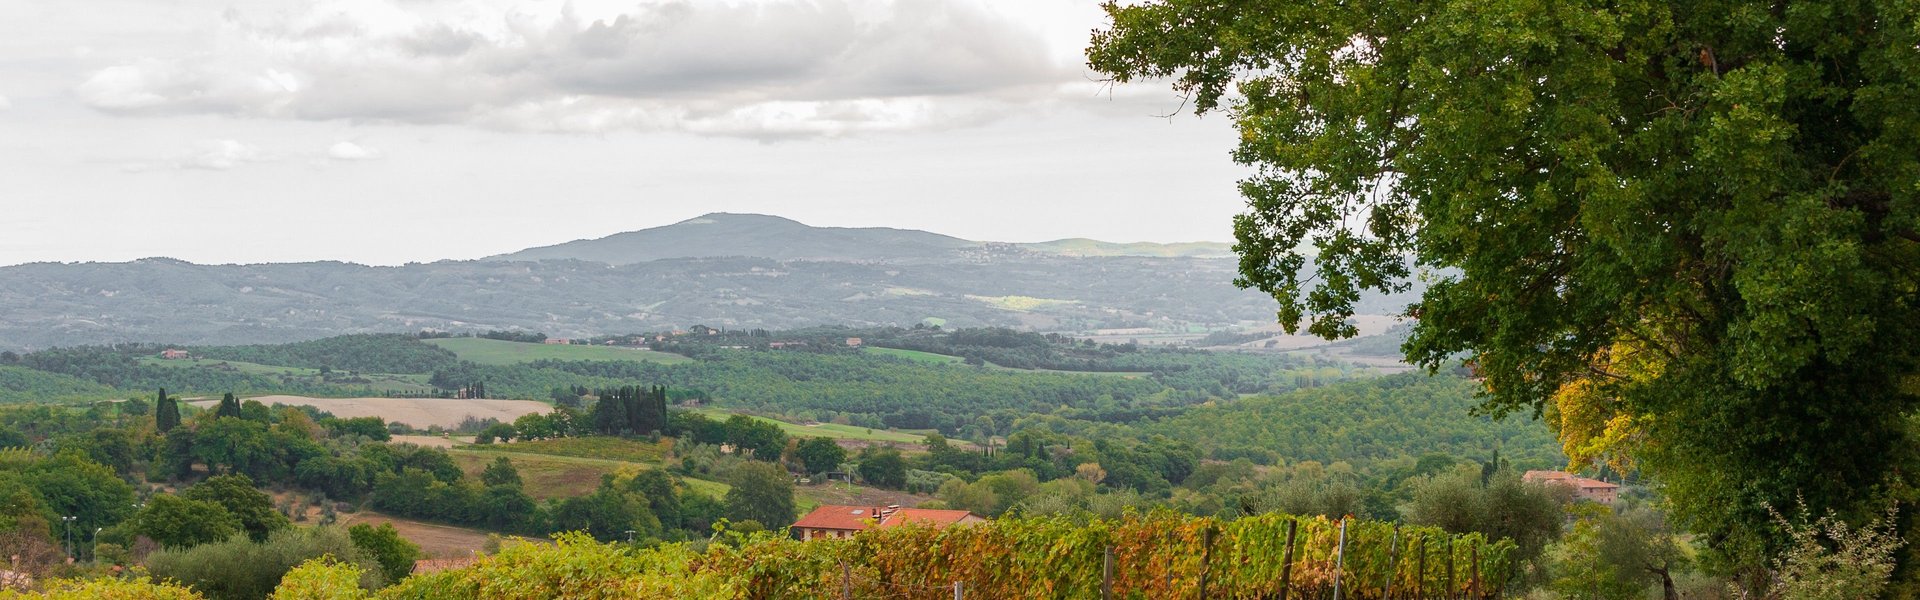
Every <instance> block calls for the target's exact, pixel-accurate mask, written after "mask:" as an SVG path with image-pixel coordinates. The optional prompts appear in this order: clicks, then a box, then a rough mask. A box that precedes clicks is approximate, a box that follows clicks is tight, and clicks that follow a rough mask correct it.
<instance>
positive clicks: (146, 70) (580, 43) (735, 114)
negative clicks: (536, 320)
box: [75, 0, 1083, 137]
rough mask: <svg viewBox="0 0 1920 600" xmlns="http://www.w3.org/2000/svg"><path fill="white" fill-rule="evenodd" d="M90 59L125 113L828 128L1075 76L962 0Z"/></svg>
mask: <svg viewBox="0 0 1920 600" xmlns="http://www.w3.org/2000/svg"><path fill="white" fill-rule="evenodd" d="M215 38H216V41H215V42H214V44H215V47H214V48H212V49H209V50H206V51H203V52H200V53H196V54H191V55H186V56H176V57H164V58H146V59H141V60H137V61H133V62H128V63H124V64H120V65H117V66H113V67H109V68H105V69H101V70H99V71H96V72H94V73H93V74H92V76H91V77H89V78H88V79H87V80H86V81H85V82H84V83H82V84H80V85H79V86H78V87H77V88H76V89H75V92H76V95H77V96H78V97H79V98H80V99H81V100H82V101H83V102H85V103H86V104H88V105H89V106H92V107H94V108H96V109H99V110H102V111H108V112H113V113H119V114H180V113H190V114H196V113H197V114H228V115H243V116H252V117H266V118H280V119H303V120H330V119H347V120H354V121H387V122H409V123H476V124H481V125H486V126H489V127H494V128H499V129H506V130H523V131H574V132H600V131H609V130H617V129H634V130H677V131H687V132H694V133H703V134H716V135H737V136H749V137H787V136H831V135H839V134H846V133H860V132H868V131H893V130H904V129H924V128H937V127H943V126H949V125H954V124H964V123H968V122H973V121H977V120H981V119H985V118H991V117H992V116H994V115H997V114H1002V113H1005V112H1007V111H1008V110H1009V109H1010V108H1011V107H1016V106H1021V105H1025V104H1027V103H1031V102H1033V101H1035V100H1036V99H1042V100H1044V99H1047V98H1051V97H1054V96H1055V95H1057V94H1059V93H1060V90H1061V89H1062V88H1063V87H1070V86H1072V85H1073V84H1075V83H1076V82H1083V79H1082V77H1081V72H1080V69H1079V67H1078V66H1076V65H1073V64H1067V63H1063V61H1061V60H1059V59H1058V56H1057V53H1055V52H1052V51H1050V49H1049V48H1048V47H1047V45H1046V44H1045V43H1044V42H1043V40H1042V39H1041V38H1040V37H1039V35H1038V34H1037V33H1035V32H1033V31H1030V30H1028V29H1027V28H1025V27H1024V26H1023V25H1022V24H1020V23H1017V22H1015V21H1014V20H1012V19H1009V18H1006V17H1003V16H1000V15H998V14H996V13H994V12H992V11H990V10H988V9H987V8H985V7H983V6H981V5H979V4H976V3H975V2H973V1H970V0H762V1H760V2H751V3H720V2H707V1H700V2H695V1H691V0H656V1H652V2H648V3H644V4H641V5H639V6H637V7H634V6H631V5H630V4H627V3H625V2H621V3H612V2H608V5H607V6H601V5H600V4H599V3H596V2H593V1H592V0H581V1H578V2H552V1H541V2H535V3H528V2H520V3H505V2H500V1H496V2H493V3H491V4H488V3H446V2H434V1H431V0H427V1H422V0H333V1H330V2H322V3H319V4H318V5H316V6H314V7H312V9H311V10H309V11H308V12H306V13H304V14H300V15H297V16H292V17H280V18H274V19H268V20H265V21H260V22H252V21H247V20H245V19H243V18H239V17H231V18H230V19H229V21H228V22H227V23H226V24H225V25H224V26H223V27H222V28H221V33H220V34H219V35H217V36H215Z"/></svg>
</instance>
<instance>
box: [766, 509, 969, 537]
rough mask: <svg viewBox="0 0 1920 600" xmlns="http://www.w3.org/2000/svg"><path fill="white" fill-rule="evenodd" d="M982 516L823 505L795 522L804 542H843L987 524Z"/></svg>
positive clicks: (795, 526)
mask: <svg viewBox="0 0 1920 600" xmlns="http://www.w3.org/2000/svg"><path fill="white" fill-rule="evenodd" d="M986 521H987V520H986V518H984V517H981V516H980V515H976V514H973V513H972V512H969V511H964V510H934V509H925V508H900V506H899V505H892V506H845V505H838V504H826V505H821V506H820V507H819V508H815V509H813V512H810V513H807V514H806V516H803V517H800V520H798V521H794V522H793V534H794V536H795V537H798V538H800V539H802V540H817V539H842V538H850V537H853V534H855V533H859V532H861V531H865V530H867V529H873V528H879V527H901V526H905V525H929V526H932V527H936V528H938V527H952V526H956V525H972V524H975V523H985V522H986Z"/></svg>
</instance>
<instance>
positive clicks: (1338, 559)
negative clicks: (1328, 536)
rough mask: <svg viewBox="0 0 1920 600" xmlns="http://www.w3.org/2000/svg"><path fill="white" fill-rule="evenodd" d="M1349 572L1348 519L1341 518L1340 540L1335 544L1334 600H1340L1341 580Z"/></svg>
mask: <svg viewBox="0 0 1920 600" xmlns="http://www.w3.org/2000/svg"><path fill="white" fill-rule="evenodd" d="M1346 570H1347V518H1346V517H1340V540H1339V541H1337V542H1334V543H1333V600H1340V578H1341V577H1342V576H1343V575H1344V574H1345V572H1346Z"/></svg>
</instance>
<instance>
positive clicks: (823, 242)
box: [0, 214, 1411, 349]
mask: <svg viewBox="0 0 1920 600" xmlns="http://www.w3.org/2000/svg"><path fill="white" fill-rule="evenodd" d="M1032 246H1038V247H1044V248H1042V250H1044V251H1042V250H1035V249H1032ZM1203 250H1204V248H1203V247H1202V246H1197V245H1196V246H1193V247H1191V248H1188V247H1184V246H1175V245H1168V246H1162V245H1158V244H1146V245H1141V244H1106V243H1103V242H1095V241H1092V240H1062V241H1060V242H1049V243H1046V244H1038V245H1028V246H1021V245H1015V244H1002V243H981V242H970V241H967V240H962V239H959V238H953V237H948V236H944V235H939V234H934V233H928V232H924V231H911V230H900V229H879V228H867V229H846V228H830V227H809V226H806V225H803V224H800V223H797V222H794V221H791V220H787V219H781V218H778V217H766V216H760V215H728V214H715V215H708V216H705V217H701V218H698V219H693V220H689V221H684V222H681V223H677V224H674V225H668V226H666V227H657V228H653V229H648V230H643V231H636V232H631V233H623V234H619V235H615V236H609V237H606V238H601V239H599V240H591V241H582V242H571V243H567V244H560V245H557V246H548V247H545V248H535V249H531V250H526V251H523V252H516V253H512V254H507V255H502V256H499V257H494V258H492V259H487V260H478V261H442V262H437V263H428V264H408V265H406V266H399V267H369V266H364V265H355V264H348V263H339V262H315V263H291V264H257V265H198V264H193V263H188V262H183V261H178V260H172V259H164V258H152V259H142V260H136V261H132V262H124V263H34V264H26V265H17V266H12V267H0V349H4V348H13V349H19V348H46V347H51V346H71V345H76V344H88V343H112V342H123V341H165V342H170V343H189V344H250V343H276V342H288V341H296V340H306V339H314V338H321V337H327V336H331V335H338V334H344V333H376V332H411V331H417V330H420V329H422V328H436V329H444V330H454V331H468V330H484V329H525V330H532V331H541V332H545V333H548V334H551V335H555V336H582V335H591V334H605V333H629V332H637V331H647V330H656V329H663V328H675V327H687V326H691V325H695V324H705V325H710V326H715V327H728V328H737V327H762V328H770V329H785V328H793V327H807V326H814V325H853V326H861V325H903V326H904V325H912V324H915V323H920V322H923V321H929V320H931V321H932V322H936V323H946V324H948V325H950V326H956V327H974V326H989V325H991V326H1003V327H1014V328H1022V329H1038V330H1045V331H1086V330H1093V329H1122V328H1153V329H1157V330H1161V331H1189V330H1191V329H1192V328H1194V327H1218V326H1226V325H1234V324H1239V323H1245V322H1266V321H1269V320H1271V319H1272V318H1273V314H1274V313H1273V300H1272V299H1271V298H1267V297H1265V296H1263V295H1262V294H1260V293H1258V292H1250V291H1245V290H1240V289H1238V288H1235V287H1233V284H1232V281H1233V278H1234V270H1235V267H1236V264H1235V261H1234V260H1232V259H1228V258H1195V257H1191V256H1186V254H1189V253H1192V252H1200V251H1203ZM1129 253H1134V254H1148V255H1149V256H1135V255H1129ZM756 255H760V256H756ZM1080 255H1084V256H1080ZM1161 255H1165V256H1161ZM535 259H538V260H535ZM1410 298H1411V296H1401V297H1396V298H1376V297H1367V298H1363V300H1362V302H1361V305H1360V306H1359V309H1360V312H1362V313H1376V314H1378V313H1395V312H1398V311H1399V309H1400V308H1401V307H1402V306H1404V305H1405V304H1406V301H1407V300H1408V299H1410Z"/></svg>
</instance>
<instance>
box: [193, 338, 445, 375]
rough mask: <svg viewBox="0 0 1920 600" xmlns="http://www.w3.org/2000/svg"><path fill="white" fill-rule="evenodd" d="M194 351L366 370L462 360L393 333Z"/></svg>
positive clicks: (423, 368)
mask: <svg viewBox="0 0 1920 600" xmlns="http://www.w3.org/2000/svg"><path fill="white" fill-rule="evenodd" d="M191 351H192V353H193V355H194V356H196V357H200V358H210V359H218V360H234V361H242V362H250V363H257V364H263V365H279V366H284V367H301V368H307V369H328V370H332V371H343V370H344V371H358V372H364V373H431V372H433V370H434V369H438V368H441V367H445V366H447V365H450V364H453V363H454V362H457V361H458V360H459V358H457V357H456V356H455V355H454V353H453V352H449V351H447V350H446V349H444V348H441V347H439V346H436V345H433V344H428V343H425V342H422V341H420V340H418V339H415V338H413V337H412V336H405V335H394V334H358V335H342V336H334V337H330V338H324V339H318V340H312V341H307V342H294V343H291V344H275V345H255V346H197V347H194V348H192V349H191Z"/></svg>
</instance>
